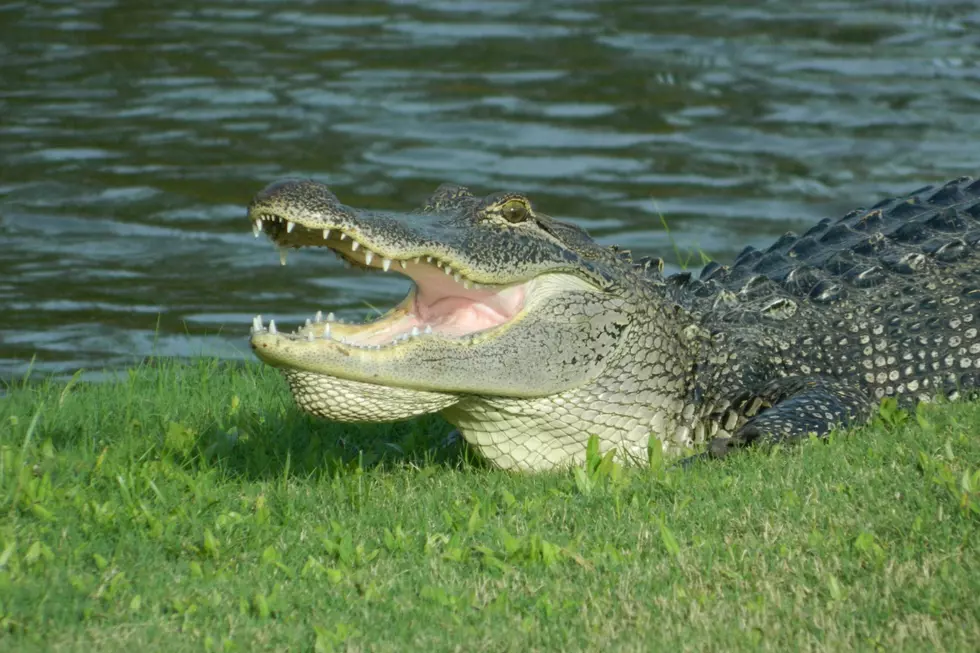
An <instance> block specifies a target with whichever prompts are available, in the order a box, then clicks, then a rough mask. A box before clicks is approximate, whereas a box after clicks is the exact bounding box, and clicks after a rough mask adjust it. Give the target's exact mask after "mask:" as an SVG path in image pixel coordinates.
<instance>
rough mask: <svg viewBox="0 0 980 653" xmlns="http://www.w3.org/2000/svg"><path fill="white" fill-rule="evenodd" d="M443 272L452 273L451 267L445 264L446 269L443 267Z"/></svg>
mask: <svg viewBox="0 0 980 653" xmlns="http://www.w3.org/2000/svg"><path fill="white" fill-rule="evenodd" d="M445 272H446V274H452V273H453V269H452V268H451V267H449V266H448V265H447V266H446V269H445Z"/></svg>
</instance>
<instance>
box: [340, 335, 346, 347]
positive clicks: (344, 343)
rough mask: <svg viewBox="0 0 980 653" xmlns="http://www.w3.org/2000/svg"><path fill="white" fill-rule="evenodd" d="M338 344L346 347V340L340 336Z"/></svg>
mask: <svg viewBox="0 0 980 653" xmlns="http://www.w3.org/2000/svg"><path fill="white" fill-rule="evenodd" d="M340 344H342V345H346V344H347V338H345V337H344V336H340Z"/></svg>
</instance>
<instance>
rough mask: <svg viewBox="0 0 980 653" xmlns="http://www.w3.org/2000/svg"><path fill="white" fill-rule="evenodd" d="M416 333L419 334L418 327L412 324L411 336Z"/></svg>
mask: <svg viewBox="0 0 980 653" xmlns="http://www.w3.org/2000/svg"><path fill="white" fill-rule="evenodd" d="M418 334H419V328H418V327H417V326H413V327H412V337H415V336H417V335H418Z"/></svg>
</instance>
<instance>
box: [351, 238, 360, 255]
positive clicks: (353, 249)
mask: <svg viewBox="0 0 980 653" xmlns="http://www.w3.org/2000/svg"><path fill="white" fill-rule="evenodd" d="M360 246H361V244H360V243H359V242H357V241H356V240H355V241H352V242H351V244H350V251H352V252H356V251H357V248H358V247H360Z"/></svg>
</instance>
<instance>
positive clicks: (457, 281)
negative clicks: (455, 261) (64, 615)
mask: <svg viewBox="0 0 980 653" xmlns="http://www.w3.org/2000/svg"><path fill="white" fill-rule="evenodd" d="M460 278H461V277H460V276H459V272H457V273H456V274H454V275H453V281H455V282H456V283H459V280H460Z"/></svg>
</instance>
